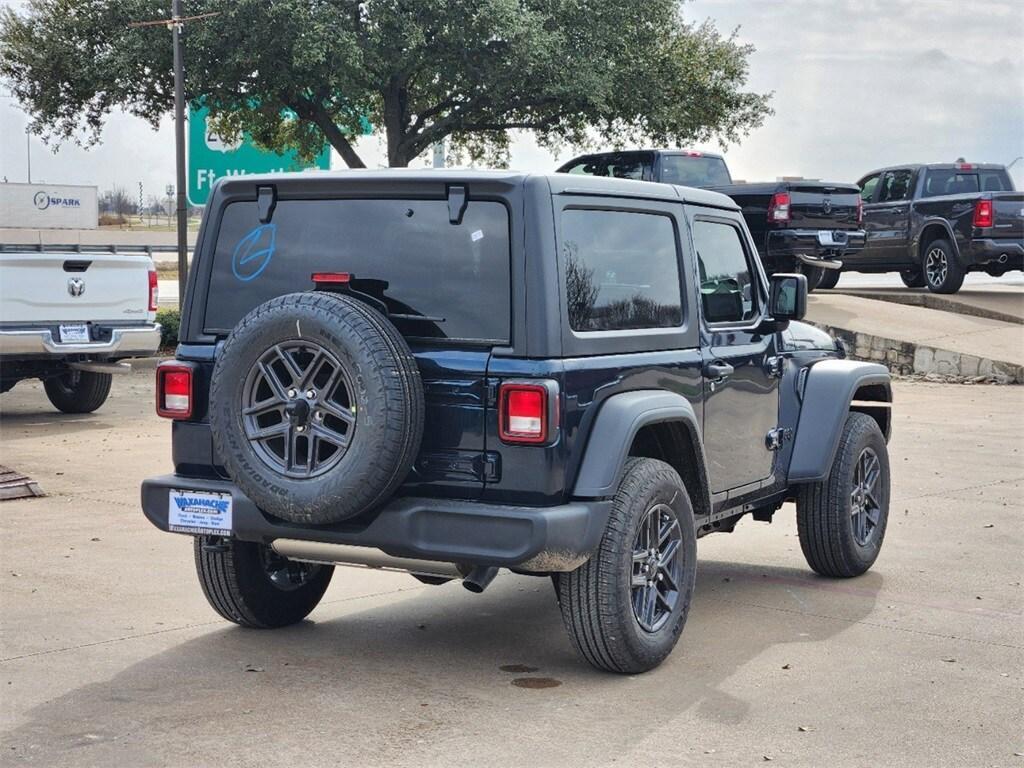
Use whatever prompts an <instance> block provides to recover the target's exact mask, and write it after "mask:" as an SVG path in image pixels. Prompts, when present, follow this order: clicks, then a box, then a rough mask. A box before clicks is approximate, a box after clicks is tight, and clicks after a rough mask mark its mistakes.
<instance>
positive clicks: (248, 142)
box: [188, 107, 331, 205]
mask: <svg viewBox="0 0 1024 768" xmlns="http://www.w3.org/2000/svg"><path fill="white" fill-rule="evenodd" d="M208 115H209V110H208V109H206V107H201V108H199V109H196V108H195V107H192V108H190V109H189V114H188V199H189V202H190V203H191V204H192V205H206V202H207V200H209V199H210V188H211V187H212V186H213V183H214V182H215V181H216V180H217V179H219V178H221V177H222V176H244V175H246V174H249V173H274V172H279V171H301V170H304V169H306V168H321V169H323V170H329V169H330V167H331V148H330V147H329V146H328V145H327V144H324V148H323V150H322V151H321V152H320V154H318V155H317V156H316V158H315V160H314V161H313V163H304V162H302V161H301V160H299V157H298V153H296V152H294V151H290V152H285V153H284V154H276V153H274V152H267V151H266V150H264V149H259V148H258V147H257V146H256V145H255V144H253V142H252V139H250V138H249V135H248V134H243V135H242V138H241V139H240V140H238V141H235V142H232V143H229V142H226V141H224V140H223V139H221V137H220V136H218V135H217V132H216V131H215V130H214V129H213V128H212V127H211V126H208V125H207V124H206V118H207V116H208Z"/></svg>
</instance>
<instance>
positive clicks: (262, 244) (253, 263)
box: [231, 224, 277, 283]
mask: <svg viewBox="0 0 1024 768" xmlns="http://www.w3.org/2000/svg"><path fill="white" fill-rule="evenodd" d="M276 242H277V225H276V224H261V225H260V226H258V227H256V228H255V229H253V230H252V231H250V232H249V233H248V234H247V235H246V236H245V237H243V238H242V239H241V240H239V241H238V245H236V246H235V251H234V253H232V254H231V271H232V272H233V273H234V274H235V277H237V278H238V279H239V280H241V281H242V282H244V283H247V282H249V281H250V280H255V279H256V278H257V277H259V276H260V275H261V274H263V270H265V269H266V268H267V266H268V265H269V264H270V259H271V258H273V256H274V248H275V247H276Z"/></svg>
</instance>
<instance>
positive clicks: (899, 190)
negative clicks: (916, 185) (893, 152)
mask: <svg viewBox="0 0 1024 768" xmlns="http://www.w3.org/2000/svg"><path fill="white" fill-rule="evenodd" d="M910 176H911V173H910V171H905V170H899V171H887V172H886V173H885V175H884V176H883V177H882V193H881V194H880V195H879V196H878V202H880V203H887V202H892V201H896V200H906V199H907V198H908V197H909V196H910Z"/></svg>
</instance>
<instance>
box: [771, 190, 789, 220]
mask: <svg viewBox="0 0 1024 768" xmlns="http://www.w3.org/2000/svg"><path fill="white" fill-rule="evenodd" d="M789 202H790V201H789V192H776V193H775V194H774V195H772V199H771V202H770V203H768V221H789Z"/></svg>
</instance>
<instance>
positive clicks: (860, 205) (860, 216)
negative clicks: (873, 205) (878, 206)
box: [857, 197, 864, 226]
mask: <svg viewBox="0 0 1024 768" xmlns="http://www.w3.org/2000/svg"><path fill="white" fill-rule="evenodd" d="M863 223H864V201H863V200H862V199H861V198H859V197H858V198H857V225H858V226H859V225H861V224H863Z"/></svg>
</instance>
